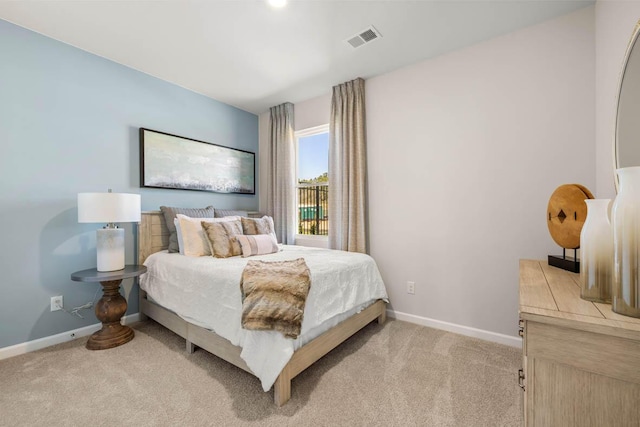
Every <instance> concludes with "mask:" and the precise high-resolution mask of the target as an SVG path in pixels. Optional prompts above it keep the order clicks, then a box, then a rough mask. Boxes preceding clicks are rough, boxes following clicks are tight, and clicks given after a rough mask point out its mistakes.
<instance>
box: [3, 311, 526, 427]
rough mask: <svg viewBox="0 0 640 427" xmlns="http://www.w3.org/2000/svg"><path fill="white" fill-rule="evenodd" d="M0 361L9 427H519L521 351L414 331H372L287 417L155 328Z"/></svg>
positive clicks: (312, 374)
mask: <svg viewBox="0 0 640 427" xmlns="http://www.w3.org/2000/svg"><path fill="white" fill-rule="evenodd" d="M133 328H134V329H135V332H136V337H135V338H134V340H133V341H131V342H130V343H128V344H126V345H123V346H121V347H117V348H114V349H110V350H103V351H89V350H86V349H85V348H84V344H85V342H86V340H87V338H81V339H78V340H75V341H71V342H68V343H64V344H60V345H57V346H53V347H49V348H47V349H44V350H40V351H37V352H34V353H29V354H25V355H21V356H17V357H14V358H11V359H7V360H3V361H0V425H2V426H37V425H41V426H45V425H46V426H73V425H96V426H116V425H126V426H129V425H135V426H165V425H166V426H184V425H190V426H214V425H215V426H241V425H260V426H289V425H296V426H301V425H314V426H317V425H332V426H337V425H349V426H383V425H384V426H519V425H521V424H522V415H521V414H522V406H521V405H522V404H521V400H522V395H521V392H520V389H519V388H518V385H517V384H518V381H517V371H518V368H520V366H521V352H520V350H518V349H514V348H510V347H506V346H502V345H498V344H493V343H489V342H485V341H481V340H477V339H473V338H467V337H463V336H460V335H455V334H451V333H448V332H444V331H440V330H436V329H430V328H425V327H422V326H417V325H414V324H411V323H406V322H401V321H394V320H390V321H387V323H386V324H385V325H383V326H380V325H378V324H376V323H372V324H370V325H368V326H366V327H365V328H364V329H363V330H362V331H360V332H359V333H357V334H356V335H354V336H353V337H352V338H350V339H349V340H347V341H346V342H345V343H343V344H342V345H341V346H339V347H338V348H336V349H335V350H333V351H332V352H331V353H329V354H328V355H327V356H325V357H324V358H323V359H321V360H320V361H318V362H317V363H316V364H314V365H313V366H312V367H311V368H309V369H307V370H306V371H305V372H303V373H302V374H300V375H299V376H298V377H296V378H295V379H294V380H293V382H292V398H291V401H289V403H287V404H286V405H285V406H283V407H282V408H278V407H276V406H275V405H274V404H273V392H272V391H271V392H268V393H264V392H263V391H262V388H261V387H260V383H259V381H258V380H257V379H256V378H255V377H253V376H252V375H250V374H247V373H246V372H244V371H242V370H240V369H238V368H236V367H234V366H232V365H230V364H228V363H227V362H224V361H222V360H221V359H218V358H216V357H215V356H213V355H211V354H209V353H207V352H205V351H203V350H197V351H196V352H195V353H194V354H187V353H186V352H185V349H184V347H185V342H184V340H183V339H182V338H180V337H178V336H177V335H175V334H173V333H172V332H170V331H168V330H166V329H164V328H163V327H162V326H159V325H158V324H156V323H155V322H153V321H145V322H140V323H137V324H134V325H133Z"/></svg>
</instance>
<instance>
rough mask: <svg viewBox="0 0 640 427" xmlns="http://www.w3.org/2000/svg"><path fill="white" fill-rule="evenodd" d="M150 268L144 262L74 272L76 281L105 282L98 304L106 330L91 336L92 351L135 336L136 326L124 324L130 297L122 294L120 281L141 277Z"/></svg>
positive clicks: (122, 342)
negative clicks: (131, 326) (115, 268)
mask: <svg viewBox="0 0 640 427" xmlns="http://www.w3.org/2000/svg"><path fill="white" fill-rule="evenodd" d="M146 271H147V267H145V266H144V265H127V266H125V267H124V268H123V269H122V270H117V271H98V270H97V269H95V268H90V269H88V270H82V271H76V272H75V273H73V274H72V275H71V280H74V281H76V282H100V284H101V285H102V298H100V301H98V303H97V304H96V317H97V318H98V320H100V321H101V322H102V329H100V330H99V331H98V332H96V333H94V334H93V335H91V337H89V341H87V348H88V349H89V350H105V349H107V348H113V347H118V346H119V345H122V344H126V343H128V342H129V341H131V340H132V339H133V329H131V328H130V327H128V326H124V325H122V324H121V323H120V319H121V318H122V315H123V314H124V313H125V312H126V311H127V300H125V299H124V298H123V297H122V295H120V283H121V282H122V280H123V279H129V278H132V277H138V276H140V275H141V274H143V273H145V272H146Z"/></svg>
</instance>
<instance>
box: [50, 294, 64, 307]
mask: <svg viewBox="0 0 640 427" xmlns="http://www.w3.org/2000/svg"><path fill="white" fill-rule="evenodd" d="M62 307H64V303H63V302H62V295H60V296H57V297H51V311H58V310H62Z"/></svg>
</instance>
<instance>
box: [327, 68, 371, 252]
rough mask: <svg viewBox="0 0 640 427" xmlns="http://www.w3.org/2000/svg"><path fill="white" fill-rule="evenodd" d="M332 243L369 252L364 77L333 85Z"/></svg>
mask: <svg viewBox="0 0 640 427" xmlns="http://www.w3.org/2000/svg"><path fill="white" fill-rule="evenodd" d="M329 185H330V189H329V247H330V248H332V249H340V250H344V251H350V252H362V253H366V252H367V250H368V247H367V245H368V236H367V224H366V221H367V215H366V206H367V200H366V195H367V189H366V185H367V153H366V135H365V105H364V80H363V79H361V78H358V79H355V80H353V81H350V82H346V83H343V84H341V85H338V86H334V87H333V98H332V99H331V119H330V122H329Z"/></svg>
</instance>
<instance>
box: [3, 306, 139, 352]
mask: <svg viewBox="0 0 640 427" xmlns="http://www.w3.org/2000/svg"><path fill="white" fill-rule="evenodd" d="M139 320H140V313H134V314H130V315H128V316H124V317H123V318H122V324H123V325H129V324H131V323H133V322H137V321H139ZM101 327H102V324H101V323H96V324H93V325H89V326H85V327H82V328H78V329H74V330H72V331H67V332H62V333H60V334H56V335H51V336H48V337H44V338H39V339H37V340H33V341H27V342H23V343H20V344H16V345H11V346H9V347H3V348H0V360H3V359H8V358H10V357H13V356H19V355H21V354H25V353H29V352H32V351H36V350H41V349H43V348H46V347H51V346H52V345H56V344H61V343H63V342H67V341H71V340H75V339H78V338H82V337H86V336H88V335H91V334H92V333H94V332H97V331H99V330H100V328H101Z"/></svg>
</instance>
